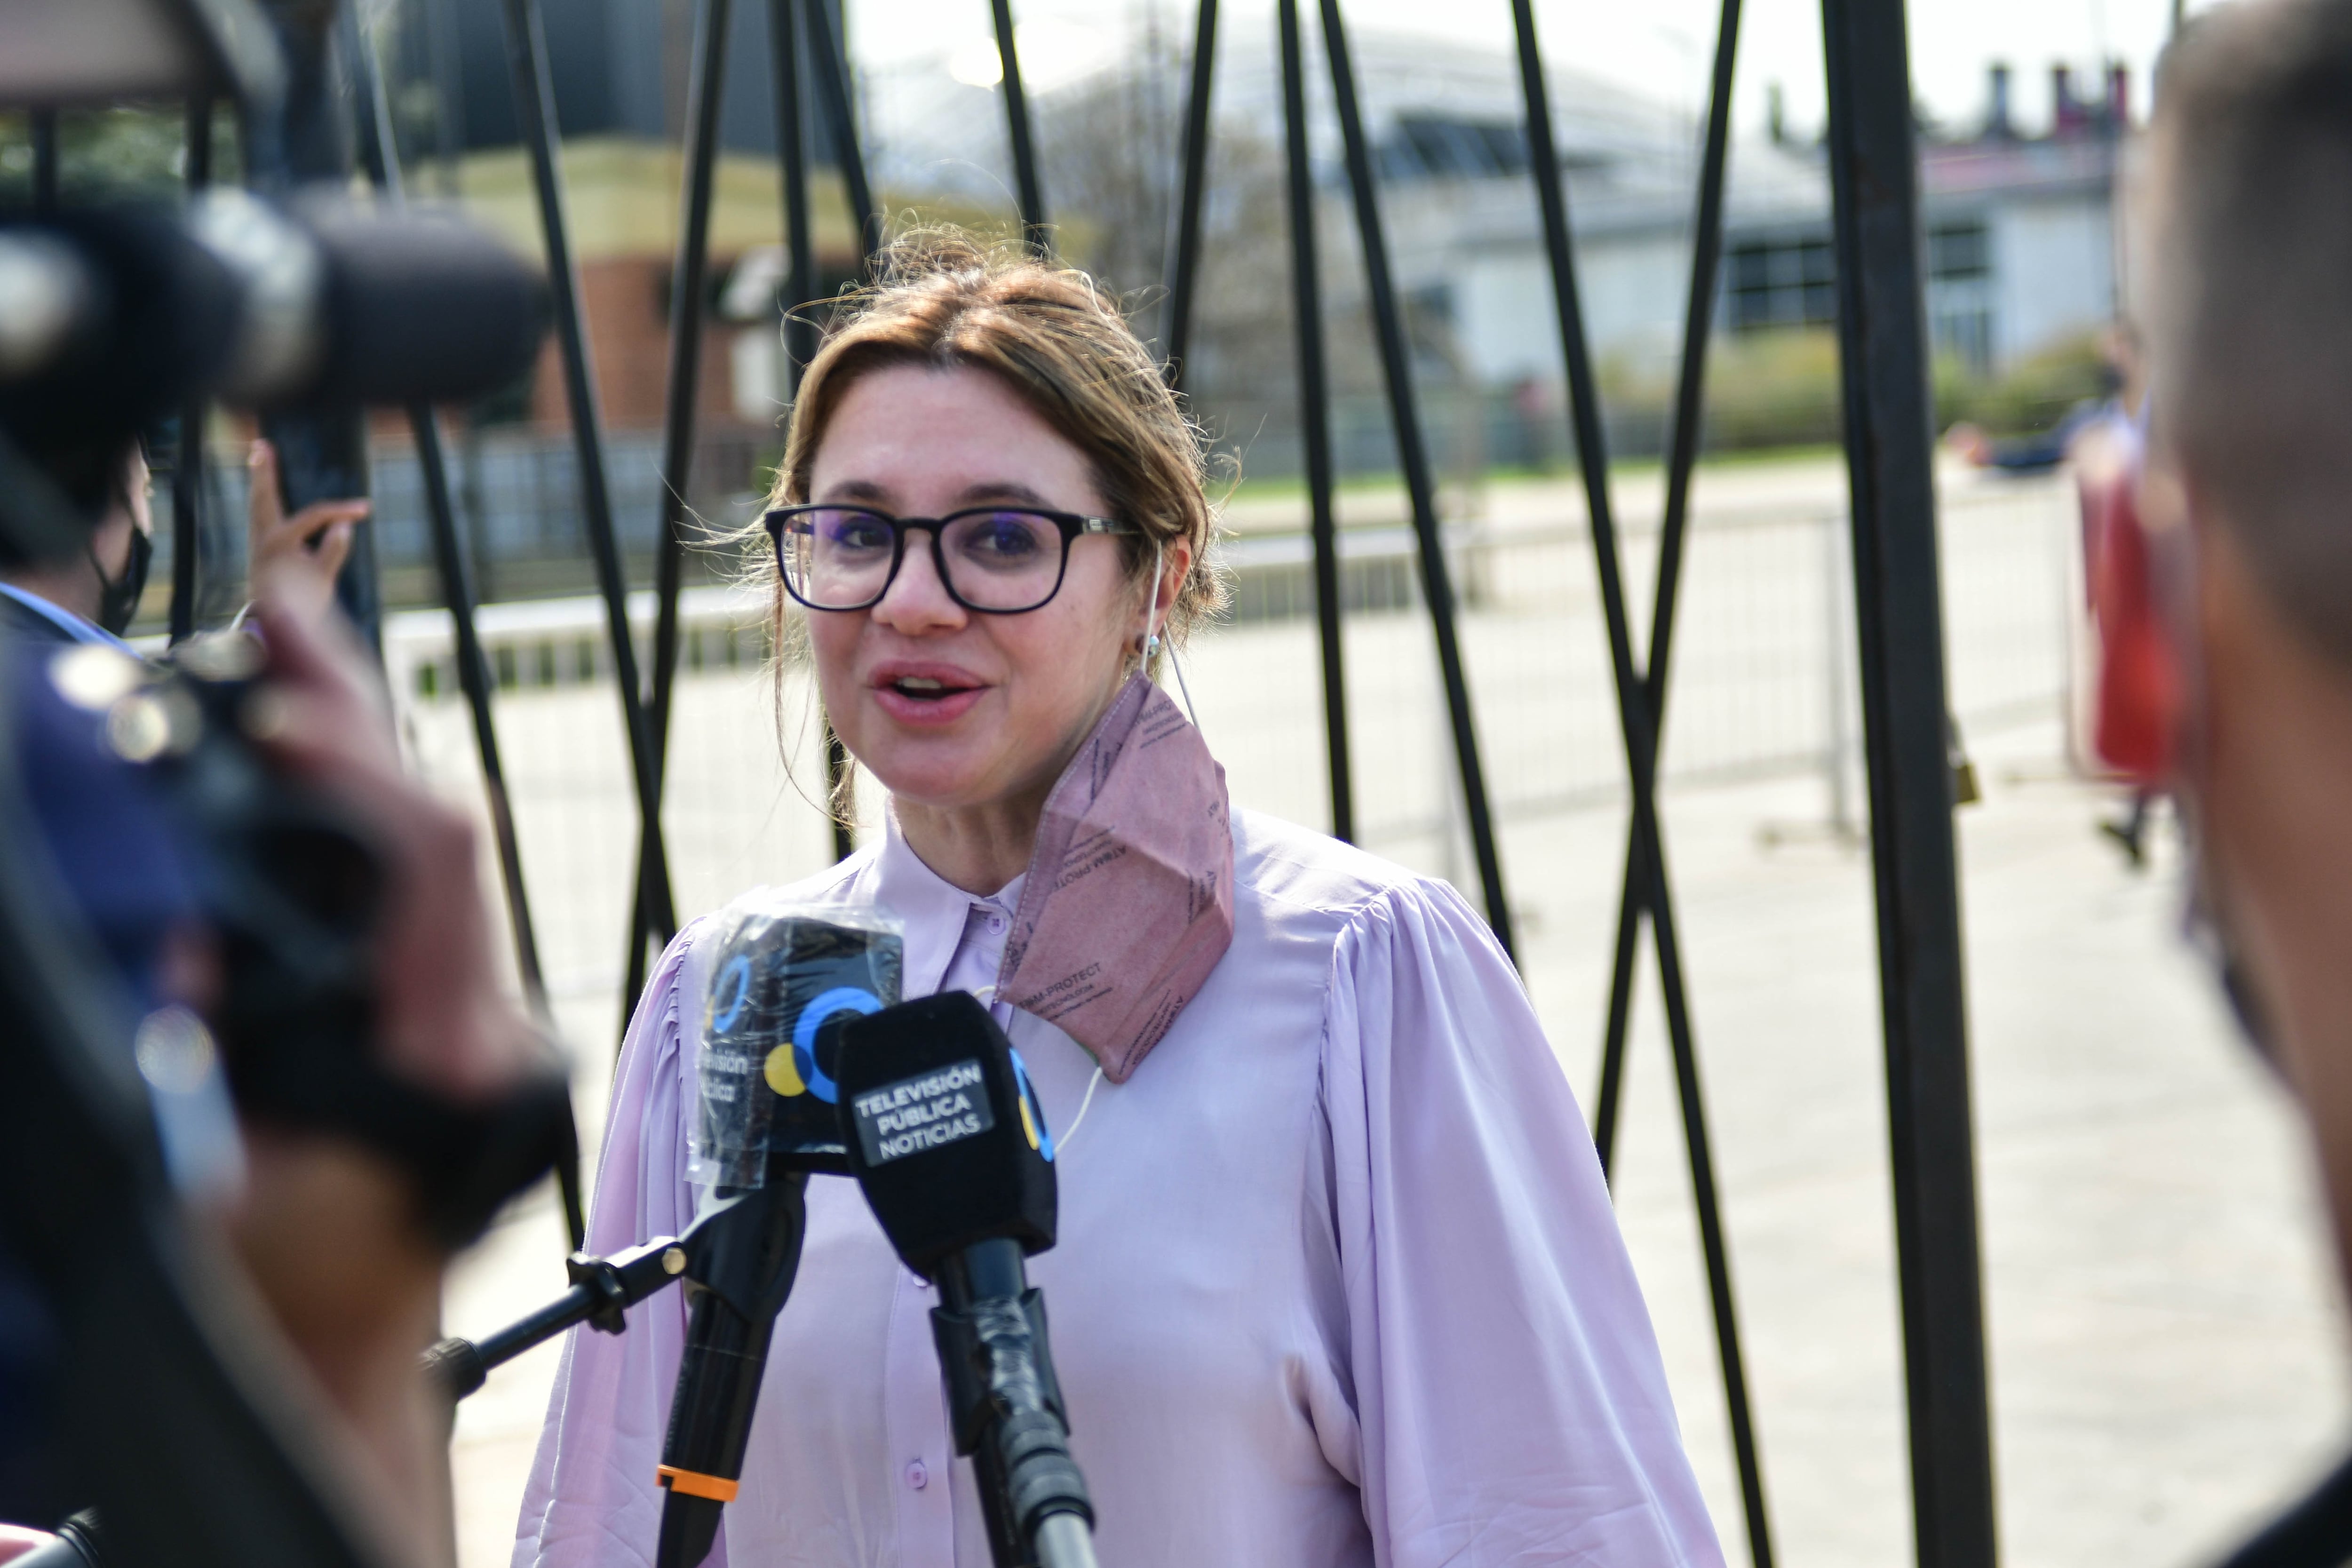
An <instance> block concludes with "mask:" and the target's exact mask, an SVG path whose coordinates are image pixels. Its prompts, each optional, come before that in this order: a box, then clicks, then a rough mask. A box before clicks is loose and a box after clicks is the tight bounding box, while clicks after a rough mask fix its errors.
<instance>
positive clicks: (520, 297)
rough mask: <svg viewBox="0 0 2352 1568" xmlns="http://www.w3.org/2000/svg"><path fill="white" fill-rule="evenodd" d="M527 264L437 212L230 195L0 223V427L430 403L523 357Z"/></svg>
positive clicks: (529, 318) (532, 293) (541, 295)
mask: <svg viewBox="0 0 2352 1568" xmlns="http://www.w3.org/2000/svg"><path fill="white" fill-rule="evenodd" d="M545 326H546V301H545V287H544V284H543V282H542V280H541V278H540V276H539V274H538V272H537V271H536V270H535V269H534V268H532V267H531V266H530V264H529V263H528V262H526V261H524V260H523V259H522V258H520V257H519V256H517V255H515V254H514V253H513V252H512V251H510V250H509V249H508V248H507V247H505V246H504V245H503V244H502V243H501V242H499V240H498V239H496V238H494V237H492V236H491V235H490V234H489V233H488V232H487V231H486V230H483V229H480V228H478V227H475V226H472V225H469V224H467V223H464V222H462V221H459V220H457V218H455V217H452V216H446V215H442V216H436V215H434V214H431V213H426V212H419V211H414V210H411V211H402V212H391V211H385V210H382V209H374V208H370V207H365V206H362V205H356V204H353V203H351V202H348V201H343V200H340V199H337V198H334V197H331V196H328V195H306V196H301V197H298V198H296V199H294V200H293V201H291V202H289V203H287V204H284V205H275V204H271V203H268V202H264V201H262V200H260V199H258V198H257V197H255V196H253V195H250V194H248V193H247V192H244V191H240V190H235V189H226V188H225V189H220V190H215V191H212V192H209V193H207V194H206V195H203V196H202V197H200V198H198V199H197V200H195V201H194V202H192V203H190V204H189V205H188V207H187V209H186V211H185V212H184V213H179V212H173V211H171V210H168V209H163V208H144V207H108V208H90V209H84V210H79V211H68V212H66V213H62V214H59V215H58V216H56V217H54V218H50V219H47V220H44V221H41V222H37V223H10V224H6V225H0V424H5V425H6V426H8V427H9V428H10V429H11V430H14V431H16V432H17V433H18V434H20V435H26V436H34V437H40V436H50V435H72V434H77V433H80V432H85V431H89V430H93V429H96V430H131V429H135V428H137V427H139V426H141V425H142V424H144V423H146V422H147V421H148V420H150V419H152V418H154V417H156V416H161V415H163V414H165V413H167V412H169V411H171V410H173V409H175V408H177V407H179V406H180V405H182V404H184V402H185V401H187V399H188V398H189V397H191V396H194V395H217V396H219V397H221V398H223V399H224V400H226V401H227V402H230V403H233V404H238V405H247V406H253V407H264V408H283V407H289V406H296V405H310V406H316V405H334V406H343V405H357V404H370V403H381V404H406V403H415V402H448V401H453V400H456V399H458V398H463V397H470V396H474V395H478V394H481V393H485V392H488V391H492V390H495V389H496V388H498V387H499V386H502V385H505V384H508V383H509V382H511V381H512V380H514V379H515V378H516V377H517V376H519V375H520V374H522V373H523V372H524V371H526V370H528V369H529V368H530V363H531V361H532V359H533V357H534V356H535V355H536V354H537V353H538V352H539V340H540V337H541V333H542V332H543V331H544V330H545Z"/></svg>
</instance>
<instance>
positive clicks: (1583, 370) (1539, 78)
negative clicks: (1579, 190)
mask: <svg viewBox="0 0 2352 1568" xmlns="http://www.w3.org/2000/svg"><path fill="white" fill-rule="evenodd" d="M1511 14H1512V20H1513V23H1514V26H1515V28H1516V31H1517V39H1518V55H1519V86H1520V91H1521V93H1522V95H1523V96H1524V98H1525V100H1526V103H1527V116H1528V163H1529V165H1530V167H1531V168H1532V169H1533V171H1534V174H1535V181H1536V195H1537V197H1538V205H1539V207H1540V208H1541V211H1542V215H1543V229H1544V243H1545V248H1546V250H1547V251H1548V253H1549V259H1550V262H1551V278H1552V290H1553V306H1554V309H1555V311H1556V314H1557V316H1558V319H1559V336H1560V357H1561V360H1562V363H1564V365H1565V366H1566V369H1567V372H1568V384H1569V391H1570V398H1569V407H1570V417H1571V420H1572V422H1573V425H1574V427H1575V435H1576V448H1577V466H1578V468H1580V469H1581V470H1582V472H1583V477H1584V494H1585V502H1586V506H1587V508H1588V510H1589V513H1590V516H1591V531H1592V553H1593V562H1594V565H1595V567H1596V568H1597V570H1598V572H1599V574H1600V581H1601V610H1602V616H1603V619H1604V620H1605V622H1606V623H1607V626H1608V633H1609V664H1610V670H1611V673H1612V676H1613V677H1614V684H1615V687H1616V693H1617V713H1618V721H1619V726H1620V728H1621V730H1622V732H1623V737H1624V744H1625V765H1626V773H1627V776H1628V779H1629V781H1630V783H1631V785H1632V793H1633V840H1634V843H1635V845H1636V849H1635V851H1634V861H1633V867H1634V868H1635V869H1636V870H1638V871H1639V872H1640V873H1641V874H1642V879H1641V881H1640V882H1639V883H1637V884H1629V888H1628V891H1627V894H1626V897H1625V900H1624V902H1625V903H1626V904H1627V905H1632V904H1633V903H1634V902H1635V900H1640V902H1641V903H1643V904H1644V905H1646V907H1647V910H1648V912H1649V915H1650V928H1651V932H1652V934H1653V936H1654V938H1655V940H1656V944H1657V954H1658V980H1659V989H1660V991H1661V992H1662V993H1663V994H1664V1001H1665V1012H1666V1032H1667V1037H1668V1038H1669V1040H1670V1041H1671V1043H1672V1049H1673V1054H1674V1063H1675V1085H1676V1088H1677V1089H1679V1091H1680V1099H1681V1102H1682V1111H1683V1142H1684V1145H1685V1149H1686V1150H1687V1151H1688V1153H1689V1157H1690V1172H1691V1191H1692V1195H1693V1197H1694V1199H1695V1201H1696V1208H1697V1211H1698V1222H1699V1241H1700V1247H1701V1250H1702V1252H1703V1253H1704V1255H1705V1258H1706V1278H1707V1292H1708V1296H1709V1298H1710V1300H1711V1304H1712V1306H1713V1308H1714V1314H1715V1333H1716V1350H1717V1355H1718V1358H1719V1359H1720V1361H1721V1363H1722V1366H1723V1387H1724V1400H1725V1404H1726V1405H1727V1407H1728V1413H1729V1418H1730V1426H1731V1445H1732V1453H1733V1457H1734V1458H1735V1460H1736V1461H1737V1464H1738V1470H1739V1494H1740V1503H1741V1507H1742V1510H1743V1513H1744V1515H1745V1519H1746V1523H1747V1527H1748V1553H1749V1555H1750V1557H1751V1558H1752V1559H1753V1560H1754V1562H1755V1563H1756V1568H1770V1564H1771V1562H1772V1535H1771V1527H1770V1522H1769V1516H1768V1515H1767V1513H1766V1511H1765V1507H1764V1480H1763V1470H1762V1466H1761V1464H1760V1462H1759V1458H1758V1456H1757V1451H1756V1429H1755V1419H1754V1415H1753V1414H1752V1412H1751V1410H1750V1408H1749V1403H1748V1375H1747V1367H1746V1358H1745V1356H1744V1355H1743V1354H1742V1352H1741V1349H1740V1342H1739V1317H1738V1310H1737V1306H1736V1303H1735V1301H1734V1299H1733V1295H1732V1289H1731V1259H1730V1254H1729V1250H1728V1248H1727V1247H1726V1245H1725V1241H1724V1235H1723V1215H1722V1205H1721V1200H1720V1197H1719V1195H1718V1194H1717V1183H1716V1179H1715V1157H1714V1149H1713V1140H1712V1139H1711V1138H1710V1137H1709V1136H1708V1133H1707V1124H1706V1103H1705V1100H1703V1098H1702V1096H1701V1090H1700V1084H1699V1077H1698V1049H1697V1045H1696V1040H1695V1039H1694V1037H1693V1031H1692V1028H1691V1021H1690V1003H1689V993H1688V990H1687V988H1686V986H1685V981H1684V977H1683V970H1682V947H1681V941H1680V938H1679V936H1678V935H1677V934H1676V926H1675V913H1674V899H1673V891H1672V886H1671V884H1670V883H1669V881H1668V880H1667V877H1666V862H1665V854H1664V835H1663V833H1662V832H1661V830H1660V828H1659V826H1658V811H1657V757H1658V731H1657V721H1658V714H1657V710H1655V708H1654V706H1653V705H1652V703H1651V700H1650V695H1649V687H1648V683H1647V682H1646V681H1645V680H1644V679H1643V674H1642V671H1641V668H1639V667H1638V666H1637V665H1636V664H1635V662H1634V659H1633V634H1632V626H1631V617H1630V616H1628V615H1627V612H1626V605H1625V587H1624V579H1623V576H1622V570H1621V565H1620V560H1621V558H1620V555H1619V552H1618V546H1617V526H1616V520H1615V516H1614V514H1613V513H1612V510H1611V508H1610V501H1609V455H1608V451H1607V448H1606V445H1605V443H1604V440H1603V437H1602V434H1601V394H1600V388H1599V384H1598V383H1597V382H1596V381H1595V379H1594V376H1593V374H1592V360H1591V353H1590V352H1589V350H1588V347H1587V345H1586V342H1585V338H1584V310H1583V306H1582V303H1581V301H1580V299H1579V297H1578V293H1577V282H1576V253H1575V247H1574V245H1573V243H1572V238H1571V235H1570V227H1569V218H1568V195H1567V192H1566V191H1565V190H1563V189H1562V187H1561V176H1560V162H1559V148H1558V146H1557V145H1556V144H1555V142H1554V141H1553V137H1552V125H1551V103H1550V96H1549V89H1548V87H1547V85H1546V83H1545V80H1544V73H1543V55H1542V50H1541V48H1540V47H1538V43H1537V39H1536V24H1535V12H1534V7H1533V6H1532V5H1530V4H1529V0H1512V5H1511ZM1719 58H1721V59H1722V60H1723V61H1724V62H1725V63H1726V64H1727V62H1728V59H1729V55H1728V53H1727V49H1725V50H1719ZM1702 184H1704V180H1702ZM1701 330H1702V332H1703V331H1704V323H1702V328H1701ZM1704 341H1705V340H1704V337H1703V336H1702V338H1701V340H1700V342H1701V346H1702V347H1703V346H1704ZM1686 357H1687V356H1686ZM1661 651H1663V650H1656V651H1654V652H1653V653H1652V656H1651V657H1652V658H1653V659H1655V658H1658V657H1659V652H1661ZM1634 886H1639V887H1640V888H1641V889H1642V891H1641V892H1639V893H1636V892H1634V891H1633V887H1634ZM1629 956H1630V954H1629ZM1630 971H1631V965H1630V963H1627V964H1625V965H1623V966H1622V967H1621V968H1620V969H1619V970H1618V972H1617V973H1618V975H1620V976H1622V977H1623V978H1624V979H1626V980H1630V979H1631V973H1630ZM1629 1000H1630V991H1629V990H1628V991H1612V994H1611V997H1610V1024H1611V1034H1612V1040H1614V1041H1617V1042H1620V1048H1619V1053H1618V1055H1617V1058H1616V1059H1615V1060H1613V1061H1610V1062H1609V1063H1608V1064H1607V1065H1608V1067H1610V1068H1620V1067H1621V1066H1622V1038H1623V1035H1622V1029H1623V1026H1624V1018H1625V1015H1626V1008H1627V1005H1628V1003H1629ZM1611 1076H1612V1082H1611V1084H1610V1085H1609V1089H1610V1091H1611V1092H1610V1095H1609V1098H1611V1099H1612V1106H1611V1110H1612V1115H1613V1113H1614V1110H1615V1107H1614V1104H1613V1099H1614V1091H1615V1089H1616V1087H1617V1085H1616V1077H1615V1074H1614V1073H1613V1072H1612V1075H1611Z"/></svg>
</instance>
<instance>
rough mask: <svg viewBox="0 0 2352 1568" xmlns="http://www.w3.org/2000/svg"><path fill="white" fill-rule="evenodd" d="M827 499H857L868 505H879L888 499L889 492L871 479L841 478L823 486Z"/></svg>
mask: <svg viewBox="0 0 2352 1568" xmlns="http://www.w3.org/2000/svg"><path fill="white" fill-rule="evenodd" d="M824 499H825V500H828V501H859V502H863V503H865V504H866V505H868V506H877V505H881V504H883V503H885V502H887V501H888V500H889V499H890V492H889V491H888V490H887V489H884V488H883V487H882V486H880V485H877V484H876V483H875V482H874V481H873V480H872V479H843V480H841V481H840V482H839V483H837V484H831V485H827V486H826V487H825V490H824Z"/></svg>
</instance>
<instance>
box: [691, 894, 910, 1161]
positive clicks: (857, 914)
mask: <svg viewBox="0 0 2352 1568" xmlns="http://www.w3.org/2000/svg"><path fill="white" fill-rule="evenodd" d="M714 923H715V924H716V926H717V928H718V929H717V930H715V931H712V933H711V934H710V935H709V937H707V938H705V939H704V940H705V941H708V942H710V943H711V944H712V958H711V962H710V967H709V975H710V985H709V996H708V997H707V999H706V1000H705V1002H704V1005H703V1010H702V1057H701V1062H700V1066H699V1069H698V1073H697V1075H696V1076H697V1079H698V1091H699V1101H700V1104H699V1107H698V1114H697V1115H696V1117H695V1119H694V1122H693V1124H692V1126H691V1127H690V1128H689V1129H688V1139H687V1142H688V1148H689V1150H690V1151H691V1152H692V1155H693V1160H692V1163H691V1164H690V1165H689V1167H688V1174H689V1175H690V1176H691V1177H692V1179H693V1180H694V1181H695V1182H696V1183H698V1184H701V1185H704V1186H710V1187H717V1188H720V1189H727V1188H734V1187H756V1186H758V1185H759V1184H761V1182H763V1181H765V1180H766V1179H767V1171H768V1167H769V1164H770V1159H769V1156H770V1155H772V1154H786V1155H795V1156H800V1157H802V1158H803V1161H804V1163H803V1166H802V1168H803V1169H806V1170H816V1171H830V1172H833V1173H838V1174H845V1173H847V1171H848V1166H847V1165H846V1164H845V1163H843V1161H842V1159H841V1130H840V1125H839V1123H838V1121H836V1119H835V1116H834V1111H833V1104H834V1100H835V1089H834V1079H833V1057H834V1051H835V1038H836V1030H837V1026H839V1024H840V1023H841V1022H842V1021H843V1020H844V1019H845V1018H850V1017H856V1016H858V1015H860V1014H865V1013H878V1012H880V1011H881V1010H882V1009H883V1008H885V1007H887V1006H889V1005H891V1004H892V1003H895V1002H896V1001H898V984H899V973H900V970H901V967H902V964H903V956H902V954H903V947H902V943H901V941H900V937H899V927H898V921H895V920H893V919H891V918H890V917H888V916H887V915H884V914H882V913H881V912H880V911H878V910H871V909H845V908H842V907H839V906H832V905H808V904H802V903H794V902H790V901H786V900H779V899H776V898H775V897H773V895H772V894H769V893H766V892H764V891H762V892H760V893H753V894H750V895H748V896H746V897H744V898H742V899H739V900H736V901H735V902H734V903H732V904H730V905H729V906H728V907H727V908H726V909H725V910H721V911H720V912H719V915H718V916H717V917H715V920H714ZM828 1026H833V1027H828ZM827 1156H830V1158H829V1159H828V1158H827Z"/></svg>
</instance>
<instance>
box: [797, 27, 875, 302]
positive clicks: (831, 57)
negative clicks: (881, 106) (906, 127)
mask: <svg viewBox="0 0 2352 1568" xmlns="http://www.w3.org/2000/svg"><path fill="white" fill-rule="evenodd" d="M803 15H804V16H807V17H808V26H809V42H810V44H811V45H812V46H813V47H814V48H815V50H816V85H817V96H818V98H819V99H820V100H823V102H824V113H825V123H826V128H827V129H828V130H829V131H830V132H832V134H833V155H834V157H835V159H837V160H839V162H840V164H841V183H842V187H843V189H844V190H845V192H846V193H847V194H848V196H849V216H851V217H852V218H854V219H856V223H857V250H858V254H859V255H860V256H862V257H864V258H866V261H867V262H868V263H870V262H871V261H872V260H873V258H874V253H875V252H876V251H877V250H879V249H880V248H881V247H882V225H883V218H882V209H881V208H880V207H878V206H877V205H874V187H873V186H872V185H871V184H868V183H867V182H866V155H865V153H862V152H860V151H859V149H858V142H857V110H856V105H855V104H854V103H853V102H852V101H851V100H850V96H849V59H848V57H847V56H845V54H843V53H842V48H841V39H840V38H839V37H837V36H836V35H835V32H834V29H833V12H832V7H831V5H830V0H808V3H807V5H806V8H805V10H804V12H803ZM868 270H871V268H870V266H869V268H868Z"/></svg>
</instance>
